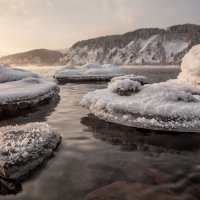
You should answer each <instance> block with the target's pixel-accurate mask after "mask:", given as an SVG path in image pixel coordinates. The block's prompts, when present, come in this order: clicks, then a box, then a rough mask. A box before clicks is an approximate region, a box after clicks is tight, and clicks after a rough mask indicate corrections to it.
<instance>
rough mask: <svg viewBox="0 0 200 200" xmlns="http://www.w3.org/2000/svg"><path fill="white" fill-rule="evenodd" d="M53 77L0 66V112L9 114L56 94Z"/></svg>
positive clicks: (56, 87) (56, 89) (57, 89)
mask: <svg viewBox="0 0 200 200" xmlns="http://www.w3.org/2000/svg"><path fill="white" fill-rule="evenodd" d="M58 92H59V87H58V85H57V83H56V82H55V81H54V80H53V79H49V78H45V77H41V76H38V75H37V74H34V73H31V72H27V71H24V70H20V69H13V68H10V67H4V66H0V114H1V115H10V114H14V113H17V112H18V111H19V110H21V109H25V108H28V107H31V106H35V105H37V104H39V103H42V102H46V101H48V100H49V99H50V98H51V97H53V96H56V95H57V94H58Z"/></svg>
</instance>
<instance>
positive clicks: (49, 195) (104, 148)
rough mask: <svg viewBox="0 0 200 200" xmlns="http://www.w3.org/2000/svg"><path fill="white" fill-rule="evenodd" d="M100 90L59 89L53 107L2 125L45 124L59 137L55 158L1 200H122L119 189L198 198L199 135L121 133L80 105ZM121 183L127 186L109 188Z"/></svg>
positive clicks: (91, 87)
mask: <svg viewBox="0 0 200 200" xmlns="http://www.w3.org/2000/svg"><path fill="white" fill-rule="evenodd" d="M148 70H149V69H148ZM157 70H158V69H157ZM165 70H166V69H165ZM170 70H171V69H170ZM39 71H40V70H39ZM160 71H161V74H162V76H163V80H164V79H165V77H164V73H162V72H163V71H162V70H160ZM140 73H141V74H140V75H143V74H145V73H146V71H145V70H144V73H142V71H141V72H140ZM157 73H158V71H156V74H154V73H151V75H150V78H151V79H155V81H157V79H156V77H157V76H159V75H158V74H157ZM168 74H169V72H168ZM162 76H159V79H160V78H162ZM104 87H106V84H104V85H102V84H101V85H99V84H66V85H62V86H61V92H60V101H59V102H58V104H57V105H54V106H52V107H51V105H49V106H47V107H41V108H38V111H37V112H38V114H37V112H33V113H30V114H29V115H28V116H24V117H23V116H21V117H20V118H16V119H10V120H8V121H4V122H1V125H2V124H4V125H5V124H13V123H18V122H22V121H24V120H25V121H26V122H28V121H46V122H47V123H49V124H50V125H51V126H53V128H54V129H55V130H56V131H58V132H60V133H61V134H62V136H63V140H62V145H61V147H60V149H59V151H58V152H57V153H56V156H55V157H54V158H53V159H51V160H50V161H49V162H48V163H47V164H46V165H45V166H44V167H43V168H42V169H40V170H39V171H38V172H37V173H34V174H33V175H32V176H31V177H29V179H27V180H26V181H25V182H23V183H22V191H21V192H19V193H18V194H17V195H16V196H13V195H8V196H0V199H1V200H10V199H14V200H16V199H17V200H29V199H31V200H32V199H40V200H57V199H58V200H62V199H66V200H82V199H85V198H86V197H87V199H104V200H105V199H106V198H103V197H107V196H106V195H107V194H112V192H113V191H115V194H118V196H117V197H116V198H115V199H122V200H124V199H125V197H124V196H123V195H122V193H119V192H120V188H121V189H124V190H123V191H122V192H123V194H128V193H129V192H131V191H132V193H133V192H135V194H137V195H146V194H148V192H150V191H153V192H154V193H153V194H154V196H153V197H152V199H153V200H155V199H164V198H158V197H157V196H158V195H159V194H160V192H162V193H163V194H169V195H172V194H173V195H180V197H181V199H195V198H196V199H199V198H200V197H199V194H200V191H199V189H200V157H199V149H200V135H198V133H196V134H189V133H184V134H182V133H168V132H160V131H149V130H143V129H137V128H131V129H126V128H124V127H120V126H117V125H113V124H111V123H106V122H103V121H101V120H98V119H96V118H95V117H94V116H92V115H90V114H89V111H88V110H87V109H85V108H82V107H81V106H80V105H79V102H80V100H81V98H82V96H83V95H84V94H85V93H87V92H88V91H92V90H95V89H98V88H104ZM122 182H124V183H126V184H121V185H120V188H118V189H117V190H116V189H114V188H113V184H115V187H117V186H116V184H117V185H118V186H119V183H122ZM133 184H134V185H133ZM135 184H137V187H138V185H139V184H140V185H141V184H143V185H144V186H145V188H146V189H149V190H148V191H147V190H144V188H141V189H140V190H139V191H140V192H138V190H136V188H135V187H136V186H135ZM125 186H126V187H125ZM152 187H153V188H154V189H152ZM101 188H103V189H102V190H100V189H101ZM104 188H105V189H104ZM128 188H131V189H128ZM19 191H20V190H19ZM113 195H114V194H113ZM130 195H131V194H130ZM132 195H133V194H132ZM97 196H98V198H97ZM147 196H148V195H147ZM156 197H157V198H156ZM108 199H112V198H111V197H109V198H108ZM113 199H114V197H113ZM129 199H134V198H131V196H129ZM140 199H149V198H146V197H145V196H142V197H141V198H140ZM168 199H175V198H168ZM176 199H180V198H176Z"/></svg>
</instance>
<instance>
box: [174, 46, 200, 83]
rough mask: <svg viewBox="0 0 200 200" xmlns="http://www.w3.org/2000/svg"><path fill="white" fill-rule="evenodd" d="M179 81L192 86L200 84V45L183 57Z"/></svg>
mask: <svg viewBox="0 0 200 200" xmlns="http://www.w3.org/2000/svg"><path fill="white" fill-rule="evenodd" d="M181 71H182V72H181V73H180V75H179V76H178V78H179V79H181V80H183V81H184V82H189V83H192V84H200V45H196V46H194V47H192V49H191V50H190V51H189V52H188V53H187V54H186V55H185V56H184V57H183V60H182V64H181Z"/></svg>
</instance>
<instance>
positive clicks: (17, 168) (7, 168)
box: [0, 123, 61, 180]
mask: <svg viewBox="0 0 200 200" xmlns="http://www.w3.org/2000/svg"><path fill="white" fill-rule="evenodd" d="M60 142H61V136H60V135H59V134H57V133H55V132H54V131H53V130H52V129H51V127H50V126H49V125H47V124H46V123H30V124H26V125H22V126H7V127H1V128H0V176H1V177H3V178H5V179H9V180H10V179H11V180H19V179H21V178H22V177H24V176H25V175H28V174H29V173H30V172H31V171H32V170H34V169H35V168H36V167H38V166H39V165H40V164H42V163H43V162H44V161H45V160H46V159H47V158H49V157H50V156H51V155H52V154H53V152H54V150H55V149H56V148H57V147H58V145H59V144H60Z"/></svg>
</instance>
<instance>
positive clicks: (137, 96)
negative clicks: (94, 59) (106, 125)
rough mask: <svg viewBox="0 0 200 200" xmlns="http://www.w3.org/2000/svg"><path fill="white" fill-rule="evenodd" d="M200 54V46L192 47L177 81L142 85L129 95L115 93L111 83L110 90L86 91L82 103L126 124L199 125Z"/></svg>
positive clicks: (158, 125)
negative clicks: (138, 89)
mask: <svg viewBox="0 0 200 200" xmlns="http://www.w3.org/2000/svg"><path fill="white" fill-rule="evenodd" d="M199 55H200V48H199V46H196V47H194V48H192V49H191V50H190V52H189V53H188V55H186V56H185V57H184V59H183V64H182V70H183V71H182V72H181V74H180V75H179V76H178V79H176V80H169V81H167V82H162V83H155V84H150V85H144V86H140V91H138V92H137V93H133V94H132V95H131V96H129V97H127V96H119V95H118V94H117V93H113V90H112V89H110V88H111V86H110V85H109V86H108V88H107V89H102V90H96V91H94V92H89V93H88V94H86V95H85V96H84V98H83V100H82V102H81V104H82V106H85V107H87V108H88V109H89V110H90V111H91V112H92V113H93V114H94V115H96V116H97V117H99V118H100V119H104V120H107V121H110V122H114V123H118V124H123V125H127V126H136V127H143V128H144V127H145V128H162V129H185V128H190V129H193V128H194V129H196V128H200V85H198V83H199V82H198V80H199V79H198V78H199V77H200V65H199V63H200V59H198V58H199ZM198 66H199V67H198ZM188 77H189V78H188ZM118 81H119V82H117V85H119V84H121V85H124V84H125V83H124V82H123V81H124V80H121V83H120V80H118ZM115 82H116V81H114V82H113V83H115ZM128 83H129V82H126V84H125V86H126V89H127V88H128V87H129V88H132V85H131V84H128ZM195 83H197V84H195ZM125 86H124V87H125ZM186 130H187V129H186Z"/></svg>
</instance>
